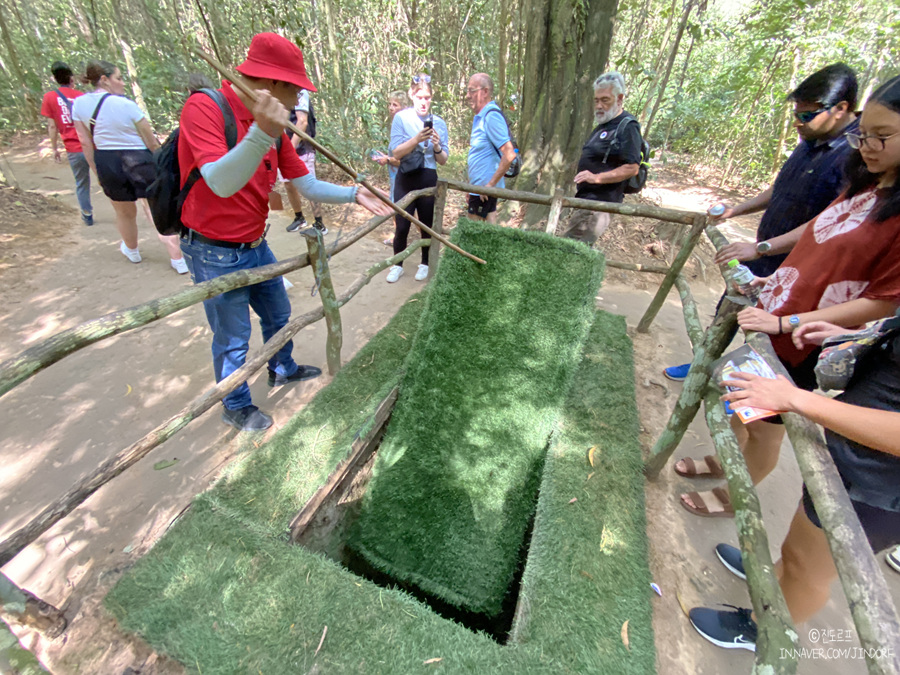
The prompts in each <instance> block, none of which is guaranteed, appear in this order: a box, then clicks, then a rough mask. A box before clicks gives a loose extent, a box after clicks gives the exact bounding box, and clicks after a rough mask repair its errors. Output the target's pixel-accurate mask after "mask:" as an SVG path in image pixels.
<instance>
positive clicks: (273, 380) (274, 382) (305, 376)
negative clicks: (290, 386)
mask: <svg viewBox="0 0 900 675" xmlns="http://www.w3.org/2000/svg"><path fill="white" fill-rule="evenodd" d="M321 374H322V369H321V368H316V367H315V366H300V367H299V368H297V372H296V373H294V374H293V375H278V374H276V373H275V371H274V370H272V369H271V368H269V386H270V387H280V386H281V385H283V384H287V383H288V382H302V381H303V380H311V379H313V378H314V377H318V376H319V375H321Z"/></svg>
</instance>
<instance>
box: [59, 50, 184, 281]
mask: <svg viewBox="0 0 900 675" xmlns="http://www.w3.org/2000/svg"><path fill="white" fill-rule="evenodd" d="M84 81H85V82H90V83H91V84H92V85H93V86H94V91H92V92H91V93H89V94H85V95H84V96H79V97H78V98H77V99H75V105H74V106H73V109H72V118H73V119H74V121H75V131H77V132H78V138H79V140H80V141H81V147H82V148H83V149H84V156H85V159H87V161H88V164H89V165H90V167H91V168H92V169H94V173H96V174H97V179H98V181H99V183H100V187H102V188H103V193H104V194H105V195H106V196H107V197H109V200H110V201H111V202H112V205H113V209H114V210H115V212H116V228H117V229H118V230H119V235H120V236H121V237H122V243H121V244H120V245H119V250H120V251H121V252H122V255H124V256H125V257H126V258H128V260H130V261H131V262H133V263H139V262H141V253H140V251H138V229H137V201H138V200H142V203H143V206H144V209H145V213H146V215H147V219H148V220H150V222H151V223H152V222H153V219H152V216H151V215H150V210H149V206H148V205H147V200H146V196H147V188H148V187H150V184H151V183H152V182H153V181H154V180H155V178H156V165H155V164H154V162H153V154H152V151H154V150H156V149H157V148H159V141H158V140H156V136H154V135H153V129H152V128H151V127H150V122H149V121H148V120H147V118H146V116H145V115H144V112H143V111H142V110H141V109H140V108H139V107H138V106H137V104H136V103H135V102H134V101H132V100H130V99H128V98H125V81H124V80H123V79H122V73H121V72H120V71H119V69H118V68H117V67H116V66H115V64H112V63H109V62H107V61H91V62H89V63H88V64H87V69H86V73H85V76H84ZM157 236H158V237H159V240H160V242H161V243H162V244H163V246H164V247H165V248H166V251H167V252H168V254H169V261H170V264H171V266H172V269H174V270H175V271H176V272H178V274H187V272H188V267H187V264H186V263H185V262H184V256H183V255H182V253H181V245H180V243H179V241H178V236H177V235H171V236H163V235H161V234H159V233H157Z"/></svg>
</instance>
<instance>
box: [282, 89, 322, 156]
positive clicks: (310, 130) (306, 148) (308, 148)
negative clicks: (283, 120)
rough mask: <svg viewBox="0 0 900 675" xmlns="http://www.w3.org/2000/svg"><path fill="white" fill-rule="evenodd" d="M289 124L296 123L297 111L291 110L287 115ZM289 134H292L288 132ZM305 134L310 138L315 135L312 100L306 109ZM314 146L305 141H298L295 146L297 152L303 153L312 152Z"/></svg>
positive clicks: (314, 116) (314, 114)
mask: <svg viewBox="0 0 900 675" xmlns="http://www.w3.org/2000/svg"><path fill="white" fill-rule="evenodd" d="M289 119H290V121H291V124H297V111H296V110H291V115H290V117H289ZM288 135H289V136H291V135H292V134H290V133H289V134H288ZM306 135H307V136H309V137H310V138H315V137H316V113H315V111H314V110H313V102H312V101H309V110H307V111H306ZM314 151H315V148H314V147H313V146H312V145H310V144H309V143H307V142H306V141H300V145H298V146H297V154H298V155H305V154H307V153H309V152H314Z"/></svg>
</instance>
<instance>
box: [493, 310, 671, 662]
mask: <svg viewBox="0 0 900 675" xmlns="http://www.w3.org/2000/svg"><path fill="white" fill-rule="evenodd" d="M633 373H634V365H633V357H632V349H631V340H629V339H628V335H627V334H626V332H625V319H624V318H623V317H620V316H614V315H611V314H607V313H606V312H598V313H597V320H596V321H595V322H594V326H593V328H592V329H591V334H590V336H589V337H588V340H587V342H586V343H585V347H584V356H583V359H582V363H581V367H580V368H579V369H578V372H577V373H576V374H575V379H574V382H573V383H572V389H571V391H570V393H569V397H568V400H567V401H566V404H565V413H564V418H563V421H562V424H561V425H560V430H559V433H558V434H557V435H556V436H555V438H554V443H553V447H551V449H550V452H549V453H548V455H547V461H546V464H545V467H544V479H543V481H542V483H541V494H540V499H539V501H538V506H537V514H536V516H535V524H534V534H533V535H532V540H531V548H530V551H529V555H528V562H527V565H526V567H525V572H524V574H523V576H522V583H521V589H520V591H519V613H518V615H517V620H516V624H515V626H514V628H513V633H512V635H511V638H510V640H511V642H515V643H517V644H541V645H547V644H552V645H553V650H554V653H556V654H559V655H560V658H562V659H563V660H564V662H565V664H566V667H567V669H568V670H569V671H570V672H577V673H617V674H618V673H651V672H655V666H654V661H655V654H656V652H655V648H654V642H653V629H652V624H651V620H652V607H651V602H652V601H653V600H654V599H655V598H656V597H657V596H656V595H655V593H653V591H652V590H651V589H650V582H651V578H650V567H649V558H648V555H649V552H648V543H647V525H646V517H645V510H644V476H643V461H642V458H641V447H640V443H639V441H638V434H639V431H640V423H639V420H638V414H637V407H636V405H635V397H634V377H633ZM592 447H594V448H595V449H594V453H593V455H594V466H593V467H592V466H591V465H590V462H589V460H588V451H589V450H590V448H592ZM572 499H577V501H576V502H574V503H570V502H571V500H572ZM625 621H628V637H629V647H630V650H629V649H626V648H625V647H624V646H623V644H622V640H621V632H622V624H624V623H625ZM585 640H588V641H589V644H585Z"/></svg>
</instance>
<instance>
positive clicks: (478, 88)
mask: <svg viewBox="0 0 900 675" xmlns="http://www.w3.org/2000/svg"><path fill="white" fill-rule="evenodd" d="M482 89H487V87H476V88H475V89H466V93H467V94H474V93H475V92H476V91H481V90H482Z"/></svg>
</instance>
